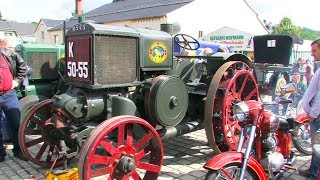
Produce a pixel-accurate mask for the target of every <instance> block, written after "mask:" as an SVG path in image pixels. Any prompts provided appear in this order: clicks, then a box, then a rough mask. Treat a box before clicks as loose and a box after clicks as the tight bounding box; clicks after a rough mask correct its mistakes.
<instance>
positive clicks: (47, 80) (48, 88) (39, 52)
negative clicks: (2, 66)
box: [2, 43, 66, 140]
mask: <svg viewBox="0 0 320 180" xmlns="http://www.w3.org/2000/svg"><path fill="white" fill-rule="evenodd" d="M15 51H16V52H17V53H18V54H19V55H20V56H21V57H22V58H23V59H24V61H25V62H26V63H27V65H28V68H29V71H28V76H27V77H26V79H25V80H24V81H23V83H22V84H21V85H20V86H19V87H18V89H17V96H18V98H19V101H20V108H21V114H22V117H21V119H23V117H24V114H25V113H26V112H27V110H28V109H30V107H31V106H33V105H34V104H36V103H38V102H40V101H42V100H45V99H50V98H52V97H53V96H54V95H55V94H60V93H63V92H64V91H65V90H66V86H65V84H64V77H63V74H64V69H65V68H64V62H63V61H64V56H65V48H64V45H50V44H31V43H27V44H19V45H17V46H16V48H15ZM2 127H3V128H2V133H3V135H4V136H3V137H4V140H9V139H10V136H11V135H10V132H8V131H7V130H6V121H2Z"/></svg>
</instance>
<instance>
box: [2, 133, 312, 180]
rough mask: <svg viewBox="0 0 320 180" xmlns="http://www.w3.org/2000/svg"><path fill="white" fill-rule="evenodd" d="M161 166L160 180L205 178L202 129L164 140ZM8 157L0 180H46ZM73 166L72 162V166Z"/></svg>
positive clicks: (303, 161) (305, 159) (305, 162)
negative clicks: (33, 179)
mask: <svg viewBox="0 0 320 180" xmlns="http://www.w3.org/2000/svg"><path fill="white" fill-rule="evenodd" d="M163 144H164V151H165V156H164V165H163V166H162V169H161V174H160V177H159V179H160V180H171V179H183V180H195V179H204V176H205V174H206V173H207V170H205V169H204V168H203V167H202V166H203V165H204V164H205V163H206V161H207V160H209V159H210V158H211V157H212V156H213V152H212V150H211V149H210V148H209V147H208V146H207V145H206V144H207V140H206V135H205V131H204V130H198V131H195V132H192V133H188V134H185V135H183V136H180V137H176V138H173V139H170V140H165V141H163ZM7 152H8V156H7V157H6V160H5V161H4V162H1V163H0V179H1V180H6V179H13V180H16V179H30V178H36V179H45V174H46V172H47V171H48V169H47V168H43V167H40V166H37V165H35V164H33V163H32V162H30V161H28V162H25V161H20V160H18V159H16V158H14V157H13V154H12V152H11V150H10V146H9V148H8V149H7ZM296 156H297V159H298V161H297V163H296V167H298V168H299V167H301V166H305V167H307V166H309V162H310V156H304V155H301V154H299V152H296ZM74 165H75V163H74ZM281 179H282V180H284V179H286V180H291V179H299V180H304V179H306V178H304V177H302V176H299V175H298V171H295V170H289V171H287V172H286V173H285V174H284V176H283V177H282V178H281Z"/></svg>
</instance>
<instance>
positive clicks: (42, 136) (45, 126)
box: [19, 99, 76, 167]
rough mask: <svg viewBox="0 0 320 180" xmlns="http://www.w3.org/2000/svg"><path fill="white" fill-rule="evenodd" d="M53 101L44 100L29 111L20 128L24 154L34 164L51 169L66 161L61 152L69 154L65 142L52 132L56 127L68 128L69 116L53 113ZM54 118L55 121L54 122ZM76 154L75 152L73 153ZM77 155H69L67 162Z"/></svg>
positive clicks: (20, 139)
mask: <svg viewBox="0 0 320 180" xmlns="http://www.w3.org/2000/svg"><path fill="white" fill-rule="evenodd" d="M52 105H53V100H51V99H48V100H44V101H42V102H40V103H38V104H36V105H35V106H33V107H32V108H30V110H29V111H28V113H27V114H26V115H25V116H24V119H23V120H22V122H21V124H20V128H19V144H20V147H21V151H22V153H23V154H24V155H25V156H26V157H27V158H28V159H29V160H30V161H32V162H33V163H35V164H37V165H39V166H45V167H49V166H51V165H52V164H53V162H54V161H55V160H56V159H57V161H56V166H59V165H62V164H63V162H64V159H63V158H62V156H60V155H59V152H62V151H63V152H67V151H69V150H70V149H68V148H67V147H66V145H65V142H64V141H61V140H59V139H56V137H54V136H53V134H52V132H53V131H54V130H55V129H56V128H55V127H60V128H62V127H68V126H69V125H68V124H67V123H66V121H65V120H66V119H69V116H68V115H66V114H65V113H63V112H60V113H59V114H54V113H53V107H52ZM53 116H55V117H54V119H55V121H54V122H53V121H52V118H53ZM73 152H74V151H73ZM75 155H76V154H74V155H72V154H68V156H67V160H70V159H71V158H73V157H75Z"/></svg>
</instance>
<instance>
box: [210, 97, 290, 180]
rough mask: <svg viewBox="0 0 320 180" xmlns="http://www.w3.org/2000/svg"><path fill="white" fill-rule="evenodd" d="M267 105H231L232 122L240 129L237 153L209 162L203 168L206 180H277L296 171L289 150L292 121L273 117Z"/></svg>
mask: <svg viewBox="0 0 320 180" xmlns="http://www.w3.org/2000/svg"><path fill="white" fill-rule="evenodd" d="M290 102H292V101H291V100H290V101H288V100H284V101H280V102H279V103H290ZM267 105H273V104H266V103H262V102H260V101H254V100H250V101H245V102H244V101H243V102H239V103H237V104H235V105H234V107H233V110H232V111H233V118H234V121H238V124H239V126H241V128H242V131H241V134H240V138H239V142H238V148H237V151H229V152H224V153H221V154H218V155H216V156H215V157H213V158H212V159H210V160H209V161H208V162H207V163H206V164H205V165H204V168H205V169H208V170H209V171H208V173H207V174H206V177H205V179H231V180H232V179H237V180H238V179H240V180H242V179H252V180H255V179H260V180H264V179H277V178H279V177H280V176H282V174H283V173H284V172H285V171H286V170H287V169H289V168H290V169H295V170H296V168H295V167H293V166H292V165H293V164H294V163H295V162H296V158H295V157H294V153H293V152H292V151H291V146H290V144H291V133H292V130H293V128H294V120H293V118H287V119H284V118H279V117H278V116H275V114H274V113H272V112H271V111H268V110H266V109H265V106H267Z"/></svg>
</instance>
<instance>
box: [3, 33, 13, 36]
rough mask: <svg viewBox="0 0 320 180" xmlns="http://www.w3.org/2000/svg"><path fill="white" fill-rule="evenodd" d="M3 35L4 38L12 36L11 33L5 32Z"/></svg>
mask: <svg viewBox="0 0 320 180" xmlns="http://www.w3.org/2000/svg"><path fill="white" fill-rule="evenodd" d="M4 35H5V36H12V35H13V34H12V32H5V33H4Z"/></svg>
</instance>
